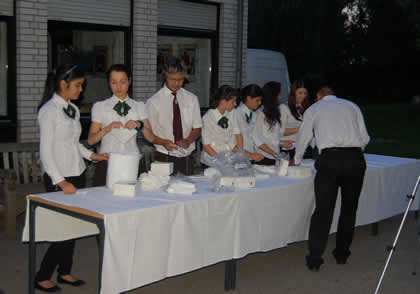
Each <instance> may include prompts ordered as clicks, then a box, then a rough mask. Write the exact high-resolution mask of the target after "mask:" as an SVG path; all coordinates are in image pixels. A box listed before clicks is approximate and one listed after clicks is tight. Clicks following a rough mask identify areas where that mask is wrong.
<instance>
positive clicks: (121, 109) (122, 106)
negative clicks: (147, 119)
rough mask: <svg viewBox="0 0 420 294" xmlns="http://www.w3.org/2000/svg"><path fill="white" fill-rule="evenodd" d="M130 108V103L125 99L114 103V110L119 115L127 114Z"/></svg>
mask: <svg viewBox="0 0 420 294" xmlns="http://www.w3.org/2000/svg"><path fill="white" fill-rule="evenodd" d="M130 109H131V107H130V105H128V104H127V103H126V102H125V101H124V102H123V101H118V102H117V103H116V104H115V105H114V110H115V111H116V112H117V113H118V115H119V116H126V115H127V114H128V111H129V110H130Z"/></svg>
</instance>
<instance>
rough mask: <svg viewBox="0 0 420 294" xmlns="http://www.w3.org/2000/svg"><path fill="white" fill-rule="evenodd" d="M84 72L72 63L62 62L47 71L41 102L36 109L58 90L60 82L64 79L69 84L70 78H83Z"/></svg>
mask: <svg viewBox="0 0 420 294" xmlns="http://www.w3.org/2000/svg"><path fill="white" fill-rule="evenodd" d="M84 77H85V76H84V73H83V72H82V71H81V70H80V69H79V68H78V67H77V65H72V64H62V65H60V66H59V67H58V68H57V69H56V70H54V71H51V72H50V73H48V76H47V80H46V81H45V87H44V93H43V95H42V100H41V103H40V104H39V106H38V110H39V109H41V107H42V105H44V104H45V103H47V102H48V100H50V99H51V97H52V96H53V94H54V93H55V92H58V91H60V82H61V81H65V82H66V83H67V84H70V82H71V81H72V80H76V79H80V78H84Z"/></svg>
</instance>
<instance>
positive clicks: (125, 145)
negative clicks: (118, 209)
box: [92, 95, 147, 186]
mask: <svg viewBox="0 0 420 294" xmlns="http://www.w3.org/2000/svg"><path fill="white" fill-rule="evenodd" d="M145 119H147V111H146V106H145V104H144V103H143V102H140V101H135V100H134V99H131V98H130V97H128V96H127V97H126V98H125V99H119V98H118V97H117V96H115V95H113V96H112V97H110V98H108V99H106V100H104V101H99V102H96V103H95V104H94V105H93V108H92V122H96V123H100V124H101V125H102V128H105V127H106V126H108V125H109V124H111V123H112V122H121V123H122V124H123V125H125V124H126V123H127V122H128V121H130V120H134V121H142V120H145ZM127 132H128V130H127V129H112V131H111V132H109V133H107V134H106V135H105V136H103V137H102V140H101V143H100V144H101V146H100V149H99V150H100V151H99V152H100V153H110V152H119V153H127V152H135V153H140V150H139V148H138V146H137V135H132V137H130V138H129V139H128V140H125V139H124V136H126V135H127ZM106 170H107V162H106V161H101V162H99V163H97V166H96V169H95V176H94V179H93V185H94V186H103V185H105V181H106Z"/></svg>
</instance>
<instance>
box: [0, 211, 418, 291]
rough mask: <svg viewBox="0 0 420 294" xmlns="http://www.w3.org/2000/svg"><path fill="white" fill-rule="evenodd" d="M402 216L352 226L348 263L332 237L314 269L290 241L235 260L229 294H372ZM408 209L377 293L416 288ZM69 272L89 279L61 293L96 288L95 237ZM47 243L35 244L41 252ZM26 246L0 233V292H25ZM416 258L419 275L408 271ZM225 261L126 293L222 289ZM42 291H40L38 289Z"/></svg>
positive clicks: (413, 225) (81, 246) (414, 232)
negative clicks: (337, 256)
mask: <svg viewBox="0 0 420 294" xmlns="http://www.w3.org/2000/svg"><path fill="white" fill-rule="evenodd" d="M401 218H402V217H401V216H396V217H393V218H391V219H388V220H386V221H383V222H381V223H380V226H379V235H378V236H372V235H371V233H370V232H371V227H370V226H364V227H359V228H357V229H356V234H355V240H354V243H353V248H352V251H353V255H352V256H351V257H350V259H349V262H348V264H347V265H337V264H335V260H334V258H333V257H332V255H331V250H332V249H333V247H334V240H335V236H334V235H332V236H331V237H330V242H329V244H328V249H327V254H326V255H325V261H326V263H325V264H324V265H323V266H322V267H321V271H320V272H318V273H314V272H310V271H308V270H307V269H306V267H305V266H304V256H305V254H306V247H307V243H306V242H299V243H295V244H291V245H290V246H289V247H287V248H282V249H277V250H273V251H271V252H266V253H255V254H251V255H249V256H247V257H245V258H243V259H241V260H240V261H239V262H238V265H237V269H238V274H237V288H236V290H235V291H230V292H229V293H232V294H233V293H235V294H239V293H240V294H271V293H340V294H356V293H357V294H358V293H374V292H375V288H376V284H377V281H378V279H379V276H380V274H381V272H382V269H383V266H384V265H385V261H386V258H387V256H388V252H386V250H385V248H386V246H387V245H390V244H392V242H393V240H394V237H395V234H396V232H397V229H398V226H399V224H400V222H401ZM419 223H420V220H419V221H418V222H416V221H415V220H414V217H413V215H412V214H410V215H409V218H408V220H407V222H406V224H405V226H404V228H403V231H402V234H401V236H400V239H399V242H398V246H397V250H396V252H395V253H394V255H393V258H392V260H391V264H390V266H389V268H388V271H387V274H386V276H385V279H384V282H383V284H382V287H381V291H380V293H382V294H386V293H389V294H391V293H393V294H394V293H402V294H417V293H420V246H419V239H418V238H419V235H418V224H419ZM76 246H77V249H76V253H75V258H74V267H73V268H74V270H73V273H74V274H75V275H76V276H78V277H83V278H84V279H85V280H86V281H87V282H88V284H87V285H85V286H84V287H82V288H80V289H77V288H76V289H75V288H71V287H69V286H63V288H64V291H62V292H61V293H68V294H75V293H78V294H93V293H96V287H97V282H96V273H97V248H96V241H95V239H92V238H90V239H83V240H79V241H78V242H77V245H76ZM45 249H46V245H41V246H38V262H39V257H40V256H42V255H43V253H44V252H45ZM27 261H28V256H27V246H26V245H24V244H21V243H20V242H19V241H10V240H7V239H6V237H5V234H4V233H3V232H1V233H0V268H1V271H0V289H2V291H3V293H2V291H1V290H0V293H1V294H21V293H27ZM416 261H418V263H419V264H418V266H417V269H418V271H419V272H418V274H417V275H412V272H413V270H415V265H416ZM223 278H224V263H219V264H216V265H213V266H210V267H207V268H204V269H201V270H198V271H195V272H192V273H188V274H185V275H181V276H177V277H173V278H168V279H165V280H163V281H160V282H157V283H154V284H152V285H148V286H145V287H142V288H138V289H135V290H133V291H130V292H127V293H128V294H149V293H150V294H152V293H153V294H172V293H177V294H178V293H182V294H184V293H185V294H218V293H220V294H222V293H224V290H223ZM38 293H41V292H38Z"/></svg>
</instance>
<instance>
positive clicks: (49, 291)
mask: <svg viewBox="0 0 420 294" xmlns="http://www.w3.org/2000/svg"><path fill="white" fill-rule="evenodd" d="M35 289H38V290H41V291H44V292H48V293H54V292H59V291H61V288H60V287H58V286H57V285H56V286H54V287H51V288H45V287H42V286H41V285H40V284H38V282H37V281H35Z"/></svg>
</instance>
